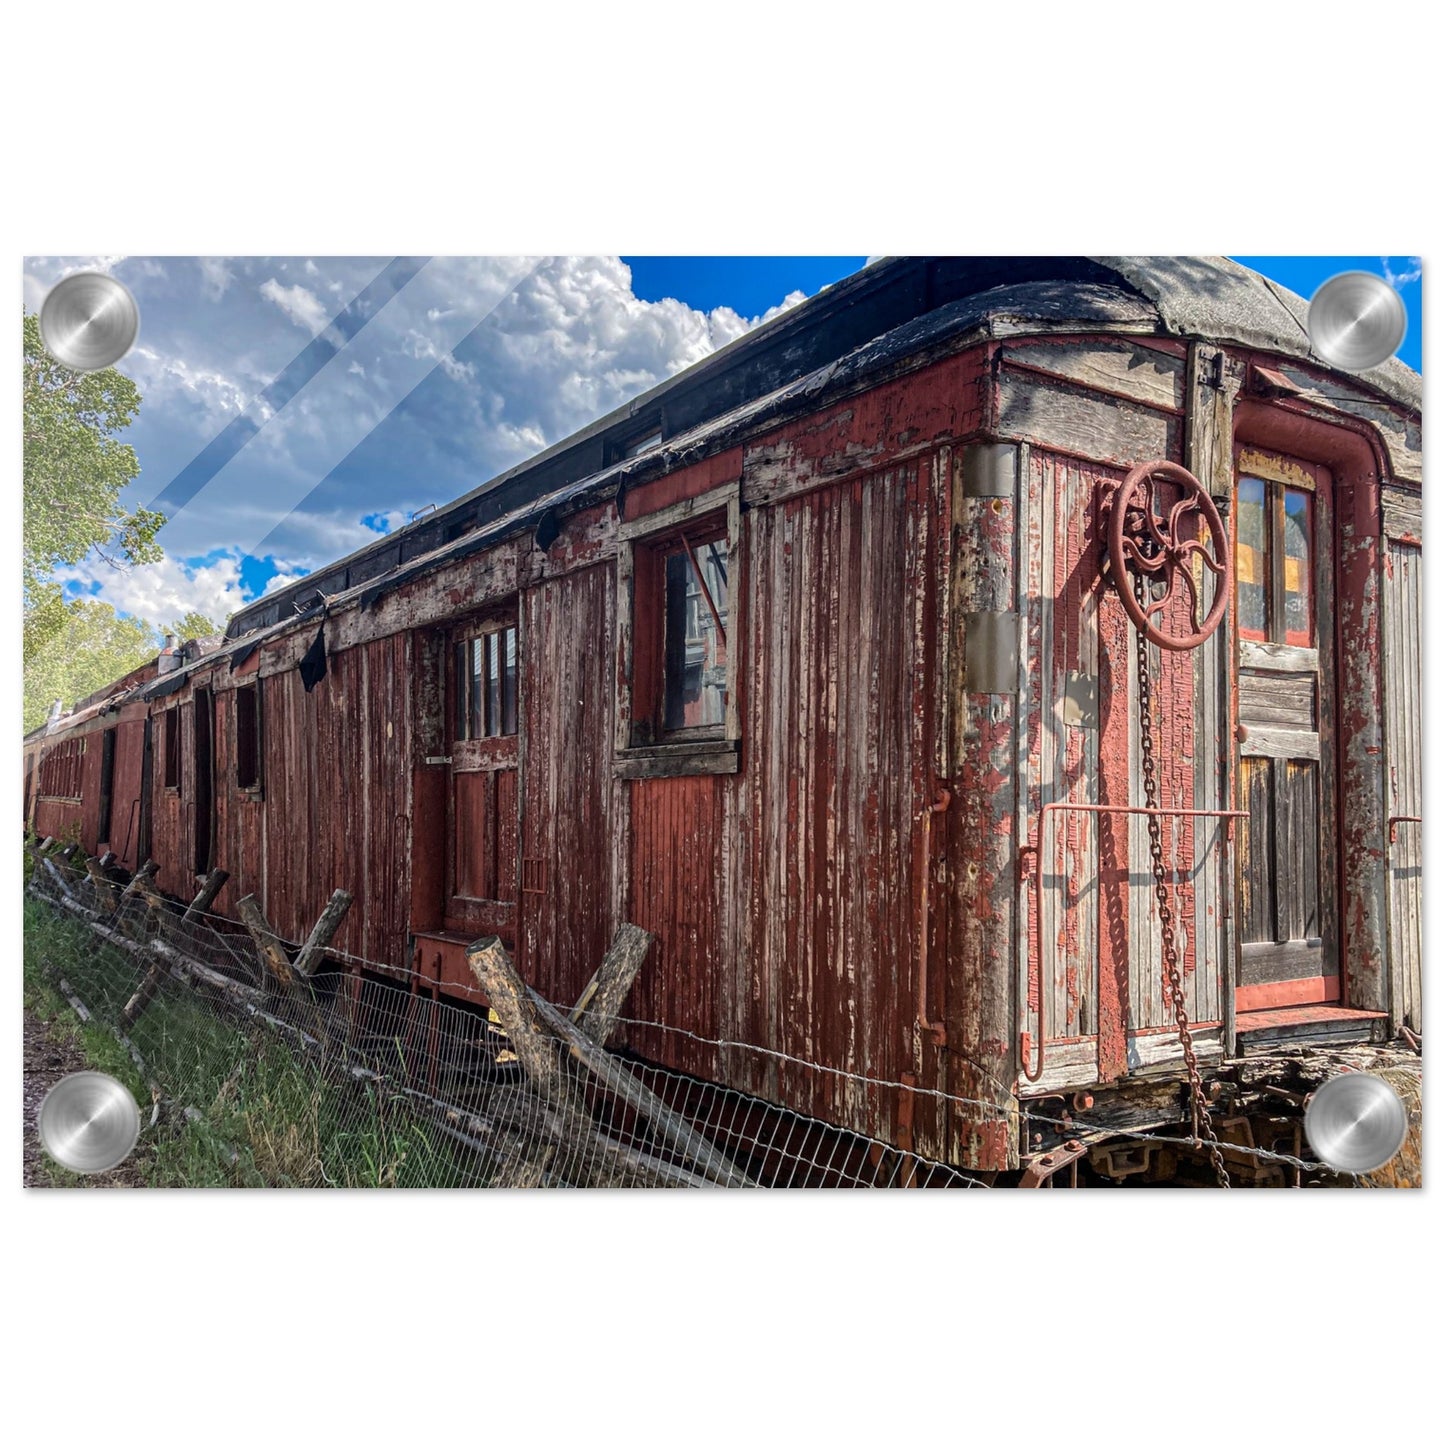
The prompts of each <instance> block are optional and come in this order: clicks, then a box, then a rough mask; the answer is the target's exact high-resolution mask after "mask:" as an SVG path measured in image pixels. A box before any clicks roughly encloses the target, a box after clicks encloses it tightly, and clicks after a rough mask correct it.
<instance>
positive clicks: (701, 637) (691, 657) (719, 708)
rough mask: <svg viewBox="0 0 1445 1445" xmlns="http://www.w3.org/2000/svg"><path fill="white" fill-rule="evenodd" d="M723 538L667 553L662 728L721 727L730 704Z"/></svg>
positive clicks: (667, 730)
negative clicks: (728, 697)
mask: <svg viewBox="0 0 1445 1445" xmlns="http://www.w3.org/2000/svg"><path fill="white" fill-rule="evenodd" d="M724 550H725V543H724V542H723V539H722V538H720V537H715V538H711V539H709V540H707V541H705V542H704V541H701V540H699V541H697V542H693V541H692V540H691V539H684V540H683V541H682V542H680V543H679V544H678V545H677V546H676V547H674V548H673V549H672V550H671V551H669V552H667V553H665V554H664V556H663V559H662V560H663V579H664V580H663V591H664V599H663V629H662V630H663V668H662V675H663V687H662V731H663V733H664V734H667V733H679V732H691V731H693V730H696V729H708V730H716V729H720V728H721V727H722V724H723V716H724V713H725V711H726V704H727V686H728V682H727V647H728V642H727V624H728V573H727V562H726V560H725V557H724V555H723V553H724Z"/></svg>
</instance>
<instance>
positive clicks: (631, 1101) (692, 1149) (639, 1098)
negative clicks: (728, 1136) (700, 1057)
mask: <svg viewBox="0 0 1445 1445" xmlns="http://www.w3.org/2000/svg"><path fill="white" fill-rule="evenodd" d="M528 993H530V994H531V996H532V1001H533V1004H534V1006H535V1008H536V1012H537V1014H538V1016H539V1017H540V1018H541V1020H542V1022H543V1023H544V1024H546V1025H547V1026H548V1027H549V1028H550V1029H551V1030H552V1031H553V1032H554V1033H555V1034H556V1035H557V1037H558V1038H559V1039H561V1040H562V1042H564V1043H565V1044H566V1045H567V1047H568V1051H569V1053H570V1054H571V1056H572V1058H574V1059H575V1060H576V1061H577V1062H578V1063H579V1064H581V1065H582V1067H583V1068H585V1069H586V1070H587V1071H588V1073H590V1074H591V1075H592V1076H593V1078H595V1079H596V1080H597V1081H598V1083H600V1084H601V1085H602V1086H603V1088H605V1089H606V1090H607V1091H608V1092H609V1093H612V1094H615V1095H616V1096H617V1097H618V1098H619V1099H621V1100H622V1102H623V1103H625V1104H626V1105H627V1106H628V1107H629V1108H631V1109H633V1110H635V1111H636V1112H637V1113H638V1114H640V1115H641V1116H642V1117H643V1118H644V1119H646V1120H647V1122H648V1124H649V1125H650V1126H651V1127H652V1129H653V1130H654V1131H655V1132H656V1133H657V1134H658V1135H659V1136H660V1137H661V1138H662V1139H664V1140H665V1141H666V1142H667V1143H668V1145H670V1146H671V1148H672V1149H674V1150H675V1151H676V1152H677V1153H678V1154H680V1155H681V1156H682V1157H683V1158H684V1159H686V1160H687V1162H688V1163H689V1164H690V1165H691V1166H692V1167H693V1168H694V1169H696V1170H697V1171H698V1172H699V1173H701V1174H703V1175H705V1176H706V1177H707V1178H709V1179H711V1180H712V1181H713V1183H715V1184H726V1185H734V1186H741V1187H744V1188H752V1187H755V1186H754V1182H753V1180H751V1179H749V1178H748V1176H747V1175H746V1174H744V1173H743V1172H742V1170H740V1169H739V1168H738V1167H737V1166H736V1165H735V1164H734V1163H733V1162H732V1160H730V1159H729V1158H728V1157H727V1155H726V1154H724V1153H722V1152H721V1150H719V1149H717V1148H715V1147H714V1146H713V1145H712V1144H710V1143H709V1142H708V1141H707V1140H706V1139H704V1138H703V1136H702V1135H701V1134H699V1133H698V1132H697V1130H696V1129H694V1128H693V1127H692V1125H691V1124H689V1123H688V1122H687V1120H686V1119H684V1118H683V1117H682V1115H681V1114H679V1113H677V1111H676V1110H674V1109H670V1108H669V1107H668V1106H667V1105H666V1104H664V1103H663V1102H662V1100H661V1099H659V1098H658V1097H657V1095H656V1094H654V1093H653V1092H652V1090H651V1089H649V1088H648V1087H647V1086H646V1085H645V1084H643V1083H641V1082H639V1080H638V1079H637V1078H635V1077H634V1076H633V1074H632V1073H631V1072H629V1070H627V1069H626V1068H624V1067H623V1065H621V1064H619V1063H618V1062H617V1060H615V1059H614V1058H612V1057H611V1056H610V1055H609V1054H607V1053H606V1052H604V1051H603V1050H602V1049H600V1048H599V1047H598V1046H597V1045H596V1044H594V1043H593V1042H592V1040H591V1039H590V1038H588V1037H587V1035H586V1034H584V1033H583V1032H582V1031H581V1029H579V1028H577V1026H576V1025H575V1024H573V1023H572V1021H571V1020H570V1019H568V1018H566V1017H564V1016H563V1015H562V1014H560V1013H558V1012H557V1010H556V1009H555V1008H553V1007H552V1005H551V1004H549V1003H548V1002H547V1000H546V999H544V998H539V997H538V996H537V994H536V993H534V992H533V991H532V990H531V989H528Z"/></svg>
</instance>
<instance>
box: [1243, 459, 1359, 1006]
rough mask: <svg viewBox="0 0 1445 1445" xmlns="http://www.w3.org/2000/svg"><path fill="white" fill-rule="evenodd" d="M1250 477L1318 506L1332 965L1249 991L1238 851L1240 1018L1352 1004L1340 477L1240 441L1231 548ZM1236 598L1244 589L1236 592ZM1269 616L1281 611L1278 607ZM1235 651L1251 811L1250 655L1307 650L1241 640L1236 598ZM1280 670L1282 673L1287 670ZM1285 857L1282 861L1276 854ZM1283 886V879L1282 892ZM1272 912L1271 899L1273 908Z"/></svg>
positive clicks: (1316, 588) (1319, 731)
mask: <svg viewBox="0 0 1445 1445" xmlns="http://www.w3.org/2000/svg"><path fill="white" fill-rule="evenodd" d="M1244 476H1254V477H1258V478H1261V479H1262V480H1264V481H1265V482H1266V483H1274V484H1278V485H1281V486H1291V487H1296V488H1301V489H1304V490H1307V491H1309V492H1310V493H1311V494H1312V495H1313V498H1314V503H1313V538H1312V547H1313V559H1312V560H1313V577H1312V586H1313V597H1312V599H1311V600H1312V607H1313V613H1314V618H1313V621H1314V638H1315V649H1314V650H1315V652H1316V656H1317V662H1316V668H1315V676H1316V679H1317V687H1316V694H1315V712H1316V716H1315V734H1314V735H1315V737H1316V738H1317V739H1318V748H1319V760H1318V779H1319V791H1318V799H1317V817H1318V823H1317V828H1318V835H1319V836H1318V844H1317V846H1318V849H1319V861H1318V871H1319V880H1318V891H1319V909H1320V937H1321V940H1322V945H1321V946H1322V951H1323V954H1324V958H1325V959H1326V960H1329V966H1328V971H1327V972H1321V973H1320V974H1304V975H1301V976H1300V977H1298V978H1287V979H1281V980H1278V981H1270V982H1265V983H1245V982H1243V981H1242V980H1243V974H1244V961H1245V957H1244V951H1245V949H1246V948H1248V947H1249V944H1248V943H1247V942H1246V941H1245V939H1244V932H1245V929H1244V926H1243V925H1244V916H1243V907H1242V900H1243V896H1244V850H1243V848H1242V847H1240V846H1239V844H1238V843H1236V846H1235V847H1234V849H1233V850H1232V852H1233V862H1234V868H1233V873H1234V876H1233V880H1232V884H1233V896H1232V899H1231V911H1232V913H1233V915H1234V917H1235V919H1236V927H1235V930H1234V935H1235V950H1234V958H1233V960H1232V966H1233V978H1232V980H1231V986H1232V991H1233V996H1234V1012H1235V1014H1236V1015H1244V1014H1250V1013H1258V1012H1263V1011H1265V1010H1270V1009H1277V1008H1294V1007H1307V1006H1311V1005H1313V1006H1326V1007H1335V1006H1341V1005H1342V1004H1343V1002H1344V1000H1345V997H1346V984H1345V949H1344V943H1343V939H1344V928H1343V917H1342V908H1343V898H1344V892H1343V879H1342V875H1341V854H1342V851H1343V840H1342V838H1341V831H1340V797H1341V792H1342V785H1341V776H1340V761H1339V748H1338V738H1339V728H1340V688H1339V685H1338V658H1339V656H1340V648H1341V645H1342V643H1341V638H1340V635H1339V617H1338V612H1339V609H1338V608H1337V606H1336V605H1335V597H1336V592H1337V587H1338V580H1339V558H1340V546H1339V542H1340V532H1341V529H1340V526H1339V523H1338V519H1337V515H1336V513H1337V506H1336V486H1335V476H1334V471H1333V469H1332V468H1331V466H1330V465H1329V464H1328V463H1327V462H1324V461H1318V460H1312V459H1308V458H1306V457H1303V456H1300V455H1298V454H1295V453H1291V452H1287V451H1284V450H1282V449H1281V448H1280V447H1279V446H1278V445H1266V444H1263V443H1256V442H1252V441H1243V440H1240V439H1239V438H1238V437H1236V440H1235V443H1234V448H1233V454H1232V482H1231V512H1232V514H1233V517H1234V521H1235V526H1234V529H1233V530H1234V537H1233V539H1232V543H1233V545H1235V546H1237V544H1238V528H1239V520H1238V519H1239V484H1240V480H1241V478H1242V477H1244ZM1282 577H1283V569H1282V566H1280V565H1275V563H1274V560H1273V559H1271V564H1270V577H1269V586H1270V589H1271V591H1273V589H1274V588H1275V587H1276V586H1278V585H1280V584H1281V582H1282ZM1235 586H1236V589H1237V587H1238V583H1237V580H1236V583H1235ZM1270 610H1271V611H1273V610H1274V609H1273V608H1271V609H1270ZM1230 613H1231V627H1232V636H1231V644H1232V645H1231V648H1230V667H1231V672H1230V692H1231V699H1232V701H1231V708H1230V717H1231V721H1232V724H1233V727H1232V735H1231V737H1230V739H1229V747H1230V750H1231V757H1232V763H1231V770H1230V771H1231V777H1232V787H1231V793H1232V797H1233V803H1232V806H1233V807H1235V808H1241V809H1243V808H1247V807H1248V798H1247V796H1246V788H1245V783H1244V768H1243V762H1244V759H1245V757H1246V754H1244V753H1243V752H1242V748H1243V746H1244V739H1243V737H1242V736H1241V735H1242V733H1243V732H1244V725H1243V724H1241V721H1240V694H1241V686H1240V674H1241V671H1242V670H1244V669H1248V668H1250V667H1251V666H1254V667H1260V666H1262V665H1263V662H1262V659H1261V658H1260V657H1259V656H1258V655H1256V657H1255V659H1254V661H1253V662H1251V661H1250V660H1248V657H1247V652H1246V650H1247V649H1251V648H1280V649H1281V656H1282V657H1297V656H1298V654H1299V653H1301V652H1303V651H1306V650H1307V649H1305V648H1302V647H1299V646H1298V645H1291V644H1281V643H1278V642H1275V641H1271V642H1268V643H1264V644H1261V643H1259V642H1258V641H1256V640H1251V639H1246V638H1244V637H1242V636H1241V631H1240V618H1239V606H1238V592H1237V590H1236V594H1235V596H1234V597H1233V598H1231V602H1230ZM1285 670H1286V669H1285V668H1281V669H1280V671H1282V672H1283V671H1285ZM1248 756H1271V757H1272V761H1273V762H1282V761H1284V760H1285V759H1284V758H1283V757H1282V756H1281V757H1279V758H1273V756H1272V755H1270V754H1259V753H1254V754H1249V755H1248ZM1281 796H1282V794H1281V792H1280V790H1279V789H1278V786H1277V785H1276V786H1275V790H1274V795H1273V801H1272V806H1274V807H1275V808H1276V809H1277V808H1278V806H1279V802H1280V799H1281ZM1276 856H1277V855H1276ZM1278 887H1279V880H1278V877H1276V880H1275V888H1276V890H1277V889H1278ZM1271 902H1272V903H1273V900H1271Z"/></svg>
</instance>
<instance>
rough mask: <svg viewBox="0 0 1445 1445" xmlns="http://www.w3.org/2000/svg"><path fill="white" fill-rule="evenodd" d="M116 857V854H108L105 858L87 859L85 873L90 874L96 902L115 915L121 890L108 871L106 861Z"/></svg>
mask: <svg viewBox="0 0 1445 1445" xmlns="http://www.w3.org/2000/svg"><path fill="white" fill-rule="evenodd" d="M114 857H115V854H114V853H107V854H106V855H105V858H87V859H86V860H85V871H86V872H87V873H89V874H90V881H91V883H92V884H93V885H94V887H95V899H96V902H97V904H98V905H99V906H100V907H101V909H103V910H104V911H105V912H106V913H114V912H115V910H116V905H117V904H118V903H119V902H120V889H119V888H118V887H117V886H116V881H115V879H114V878H112V877H111V875H110V873H109V871H108V870H107V867H106V861H105V859H106V858H111V859H113V858H114Z"/></svg>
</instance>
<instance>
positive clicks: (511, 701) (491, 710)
mask: <svg viewBox="0 0 1445 1445" xmlns="http://www.w3.org/2000/svg"><path fill="white" fill-rule="evenodd" d="M453 667H454V674H453V675H454V684H453V685H454V689H455V697H456V714H455V737H456V739H457V741H458V742H466V741H468V740H470V739H473V738H505V737H511V736H512V735H513V734H514V733H515V732H516V731H517V627H516V624H515V623H508V624H505V625H502V626H494V627H491V628H489V629H487V630H485V631H483V632H480V633H478V634H477V635H476V636H474V637H468V638H465V639H464V640H463V641H461V642H458V643H457V645H456V652H455V659H454V663H453Z"/></svg>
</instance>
